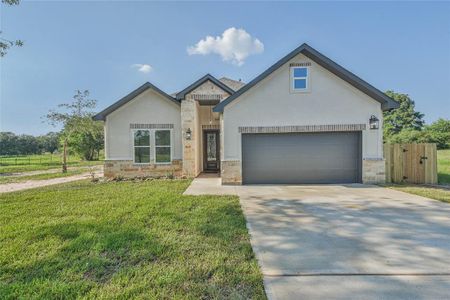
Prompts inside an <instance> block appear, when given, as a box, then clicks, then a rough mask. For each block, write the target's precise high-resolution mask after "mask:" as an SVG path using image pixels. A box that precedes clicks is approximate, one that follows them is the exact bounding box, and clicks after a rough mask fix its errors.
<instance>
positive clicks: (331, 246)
mask: <svg viewBox="0 0 450 300" xmlns="http://www.w3.org/2000/svg"><path fill="white" fill-rule="evenodd" d="M236 191H237V193H238V195H239V196H240V199H241V205H242V207H243V210H244V213H245V215H246V218H247V222H248V227H249V230H250V234H251V243H252V247H253V249H254V250H255V253H256V256H257V258H258V261H259V263H260V265H261V268H262V272H263V274H264V278H265V287H266V291H267V293H268V296H269V298H272V299H450V276H449V275H450V205H449V204H445V203H441V202H438V201H435V200H430V199H427V198H423V197H418V196H414V195H410V194H406V193H402V192H398V191H393V190H389V189H384V188H380V187H375V186H364V185H348V186H334V185H320V186H311V185H308V186H243V187H238V188H237V189H236Z"/></svg>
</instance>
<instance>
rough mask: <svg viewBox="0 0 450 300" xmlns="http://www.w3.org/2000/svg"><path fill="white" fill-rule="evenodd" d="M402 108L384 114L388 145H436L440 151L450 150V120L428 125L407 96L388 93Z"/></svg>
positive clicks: (440, 120) (441, 119)
mask: <svg viewBox="0 0 450 300" xmlns="http://www.w3.org/2000/svg"><path fill="white" fill-rule="evenodd" d="M386 94H387V95H388V96H389V97H391V98H392V99H394V100H395V101H397V102H398V103H399V104H400V107H399V108H397V109H394V110H391V111H387V112H384V124H383V137H384V141H385V142H388V143H436V145H437V148H438V149H448V148H450V120H448V119H443V118H440V119H438V120H436V121H435V122H433V123H431V124H430V125H426V124H425V121H424V119H423V118H424V114H422V113H420V112H418V111H416V109H415V103H414V101H413V100H412V99H411V98H410V97H409V96H408V95H407V94H401V93H395V92H393V91H387V92H386Z"/></svg>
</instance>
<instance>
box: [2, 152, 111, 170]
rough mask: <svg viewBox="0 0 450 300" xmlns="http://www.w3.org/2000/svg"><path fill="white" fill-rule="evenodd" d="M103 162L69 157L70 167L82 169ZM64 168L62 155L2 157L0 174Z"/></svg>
mask: <svg viewBox="0 0 450 300" xmlns="http://www.w3.org/2000/svg"><path fill="white" fill-rule="evenodd" d="M101 164H103V161H101V160H97V161H83V160H81V159H80V158H78V157H76V156H73V155H72V156H69V159H68V166H69V168H70V167H82V166H95V165H101ZM56 168H62V158H61V155H60V154H49V153H46V154H41V155H26V156H0V174H1V173H16V172H27V171H37V170H49V169H56Z"/></svg>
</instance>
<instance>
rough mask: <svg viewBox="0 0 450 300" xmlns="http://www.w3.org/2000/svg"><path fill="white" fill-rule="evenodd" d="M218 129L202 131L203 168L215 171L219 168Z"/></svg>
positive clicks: (206, 170)
mask: <svg viewBox="0 0 450 300" xmlns="http://www.w3.org/2000/svg"><path fill="white" fill-rule="evenodd" d="M219 149H220V146H219V130H205V131H203V170H204V171H205V172H217V171H219V169H220V154H219Z"/></svg>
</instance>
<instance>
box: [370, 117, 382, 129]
mask: <svg viewBox="0 0 450 300" xmlns="http://www.w3.org/2000/svg"><path fill="white" fill-rule="evenodd" d="M379 127H380V120H378V118H377V117H375V116H374V115H371V116H370V119H369V128H370V129H378V128H379Z"/></svg>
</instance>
